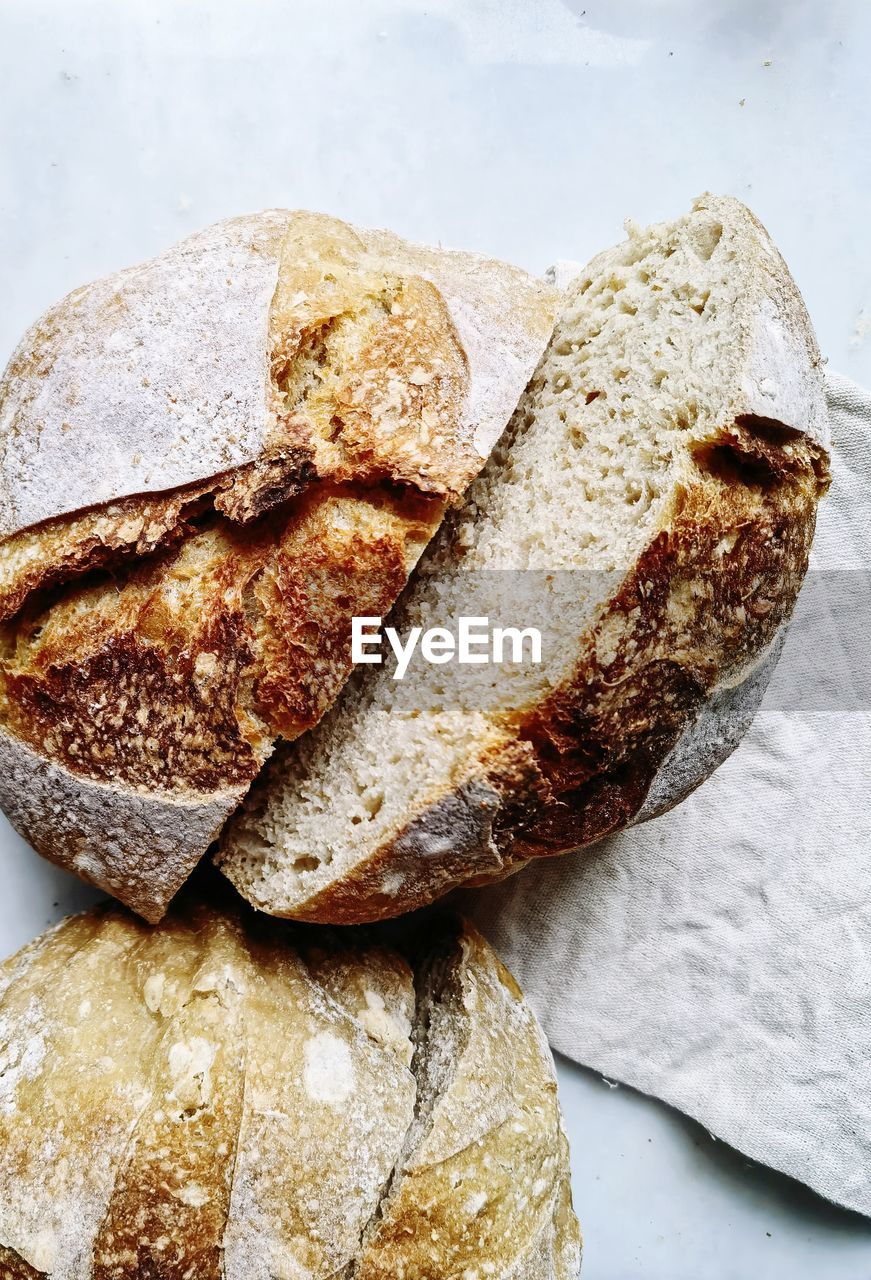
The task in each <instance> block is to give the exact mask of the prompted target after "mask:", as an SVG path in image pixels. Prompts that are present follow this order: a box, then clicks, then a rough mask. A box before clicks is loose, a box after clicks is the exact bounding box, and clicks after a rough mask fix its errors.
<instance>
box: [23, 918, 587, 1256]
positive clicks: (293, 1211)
mask: <svg viewBox="0 0 871 1280" xmlns="http://www.w3.org/2000/svg"><path fill="white" fill-rule="evenodd" d="M415 933H416V937H415V940H414V945H413V946H409V945H407V943H406V940H405V939H404V938H403V936H402V935H398V936H394V937H392V938H391V937H388V936H385V935H383V934H382V935H377V936H376V935H371V934H363V935H360V936H357V935H354V934H351V935H350V936H345V937H344V938H339V937H336V936H333V937H330V936H326V935H323V934H321V935H319V937H318V938H317V939H315V938H314V937H313V935H311V934H310V933H309V932H307V931H305V932H303V931H291V930H290V929H288V928H286V927H276V926H274V925H273V926H270V925H268V924H267V925H265V926H264V925H263V923H262V922H261V924H260V926H259V927H258V926H257V925H256V924H255V922H254V920H253V918H252V917H251V915H250V913H247V912H243V911H239V910H238V908H236V907H231V906H230V905H229V904H225V905H223V906H217V905H214V904H213V905H211V906H209V905H207V904H206V902H204V901H203V900H200V901H199V902H198V903H195V902H193V901H192V900H191V901H187V902H184V903H182V904H180V905H179V906H177V907H175V908H174V909H173V911H172V912H171V913H170V914H169V915H168V916H167V918H166V919H165V921H164V922H163V923H162V924H161V925H160V926H159V927H157V928H155V929H148V928H146V927H145V926H143V925H142V924H141V922H138V921H136V920H135V919H134V918H133V917H131V916H129V915H128V914H126V913H125V912H123V911H121V910H119V909H117V908H98V909H96V910H95V911H92V912H89V913H87V914H86V915H84V916H81V917H76V918H74V919H73V920H70V921H67V922H65V923H64V924H63V925H62V926H60V927H59V928H58V929H55V930H54V931H52V932H51V933H50V934H48V935H44V937H43V938H42V939H40V940H39V942H38V943H37V944H36V945H35V946H31V947H30V948H27V949H25V951H24V952H23V953H21V954H20V955H19V957H14V958H13V959H12V961H9V962H7V963H6V964H5V965H3V966H2V967H0V989H2V996H0V1017H2V1019H3V1026H4V1053H5V1058H4V1063H5V1068H6V1069H5V1075H4V1079H3V1081H2V1100H3V1106H2V1108H0V1270H2V1273H3V1274H4V1275H9V1276H14V1277H16V1280H17V1278H18V1277H26V1280H37V1278H41V1277H46V1278H48V1277H51V1278H52V1280H110V1277H111V1278H112V1280H126V1278H127V1277H129V1278H130V1280H133V1278H134V1277H136V1278H137V1280H138V1278H141V1277H142V1276H152V1277H155V1280H157V1278H158V1277H159V1278H160V1280H183V1278H185V1277H188V1278H189V1277H191V1276H197V1277H199V1280H261V1278H262V1280H269V1277H273V1276H275V1275H278V1274H290V1273H291V1272H292V1273H293V1274H296V1273H297V1272H298V1273H299V1274H306V1275H308V1276H311V1277H312V1280H334V1277H336V1276H339V1275H351V1274H353V1275H355V1276H359V1277H361V1280H362V1278H363V1277H367V1278H369V1277H371V1280H375V1277H376V1276H377V1277H380V1276H388V1275H389V1276H391V1277H393V1276H395V1275H396V1274H399V1270H398V1269H397V1268H398V1265H399V1264H400V1263H401V1264H403V1265H405V1266H406V1268H407V1270H406V1274H409V1275H411V1274H439V1275H442V1274H444V1275H447V1274H451V1275H453V1274H461V1271H462V1266H466V1267H467V1268H468V1266H469V1265H470V1264H472V1263H474V1262H476V1263H478V1264H480V1265H484V1264H486V1266H487V1274H488V1275H490V1276H492V1277H493V1280H520V1278H521V1277H522V1278H523V1280H575V1277H576V1276H577V1273H578V1266H579V1262H580V1237H579V1232H578V1227H577V1222H576V1220H575V1218H574V1214H573V1213H572V1209H571V1198H570V1193H569V1190H568V1176H569V1163H568V1151H567V1145H566V1140H565V1135H564V1132H563V1129H562V1122H561V1118H560V1112H559V1105H558V1101H557V1097H556V1080H555V1075H554V1069H553V1062H552V1059H551V1056H550V1052H549V1050H548V1047H547V1044H546V1042H545V1041H544V1038H543V1036H542V1033H541V1031H540V1029H539V1027H538V1024H537V1023H536V1021H535V1019H534V1017H533V1015H532V1013H531V1012H530V1010H529V1009H528V1007H527V1006H526V1005H525V1003H524V1002H523V999H522V996H521V994H520V991H519V990H518V988H517V986H516V984H515V983H514V981H513V979H512V978H511V977H510V975H509V974H508V973H507V972H506V971H505V970H504V968H503V967H502V966H501V965H500V963H499V961H498V959H497V958H496V957H495V955H494V953H493V952H492V951H491V949H490V948H489V946H488V945H487V944H486V943H485V942H484V941H483V940H482V939H481V938H480V936H479V935H478V934H476V933H475V931H474V930H473V929H471V928H470V927H469V926H466V925H463V924H462V923H460V922H457V921H446V920H441V921H431V922H429V924H428V926H427V927H425V928H423V929H422V928H421V927H420V925H418V928H417V929H416V931H415ZM410 959H413V961H414V964H415V965H416V966H417V970H418V974H417V977H416V978H415V976H414V975H413V972H412V967H411V964H410V963H409V960H410ZM433 969H434V971H435V977H434V978H433V979H430V978H428V977H425V974H426V973H427V972H428V971H432V970H433ZM430 1023H432V1025H433V1026H435V1024H436V1023H438V1026H439V1028H441V1029H443V1030H444V1031H445V1033H446V1040H447V1042H449V1044H450V1052H449V1053H447V1054H446V1052H445V1043H446V1041H445V1040H442V1039H441V1038H440V1037H439V1038H437V1039H435V1040H434V1039H433V1037H432V1036H430V1035H429V1033H428V1030H427V1027H428V1025H429V1024H430ZM412 1040H413V1041H414V1044H415V1046H416V1048H415V1050H414V1054H415V1056H414V1062H413V1069H410V1068H409V1064H410V1063H411V1061H412ZM91 1051H93V1052H91ZM436 1224H438V1232H436V1231H435V1229H434V1228H435V1226H436ZM394 1264H395V1265H394ZM417 1264H419V1265H420V1267H421V1268H423V1269H421V1270H419V1271H414V1270H413V1269H412V1268H413V1266H414V1265H417ZM427 1267H429V1268H430V1270H427V1269H426V1268H427Z"/></svg>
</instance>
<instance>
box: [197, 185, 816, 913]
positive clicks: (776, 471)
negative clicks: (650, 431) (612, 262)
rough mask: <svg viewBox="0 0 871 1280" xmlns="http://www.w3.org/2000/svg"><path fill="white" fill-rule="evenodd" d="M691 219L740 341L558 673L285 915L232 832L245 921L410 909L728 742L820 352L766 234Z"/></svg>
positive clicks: (812, 437) (553, 841)
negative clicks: (241, 862) (246, 899)
mask: <svg viewBox="0 0 871 1280" xmlns="http://www.w3.org/2000/svg"><path fill="white" fill-rule="evenodd" d="M696 208H700V209H704V210H708V211H710V212H711V213H713V214H715V215H716V214H718V213H719V214H721V215H722V217H723V218H724V220H726V219H730V220H731V221H732V222H733V223H735V222H737V224H738V226H739V227H741V228H743V229H744V230H745V231H746V234H747V236H748V237H749V239H748V240H747V242H746V243H747V244H748V246H752V247H753V248H754V251H755V252H756V253H757V254H758V260H757V261H755V262H754V270H755V275H756V281H757V287H758V289H759V295H760V296H759V298H758V299H757V305H756V307H755V311H754V316H753V336H752V341H751V345H750V348H749V351H748V355H747V359H746V360H745V362H744V365H743V367H742V369H741V371H740V376H739V378H738V379H737V382H736V386H735V388H734V390H733V393H732V396H731V400H730V402H729V403H730V417H729V418H727V420H725V421H721V422H719V423H717V424H715V425H714V426H712V427H711V429H710V431H709V433H708V434H707V435H706V436H705V437H704V438H703V439H699V440H698V441H696V442H695V444H694V446H693V448H692V450H691V454H690V457H689V460H688V463H687V465H686V467H685V469H684V472H683V474H682V476H681V478H680V482H679V483H678V484H677V485H676V486H675V491H674V494H673V497H672V501H671V505H670V508H669V509H668V510H667V511H666V512H665V513H664V515H663V518H662V520H661V522H660V528H659V531H658V532H657V534H656V536H655V537H653V538H652V540H651V541H650V542H649V544H648V546H647V547H646V548H645V550H644V551H643V552H642V554H641V555H640V556H639V557H638V558H637V560H636V562H635V564H634V565H633V566H632V567H631V568H630V570H629V571H628V572H627V573H626V574H625V576H624V577H623V579H622V582H621V584H620V586H619V589H618V590H617V591H616V592H615V593H614V594H613V596H612V597H611V599H610V600H609V601H608V602H607V603H606V605H605V606H604V608H603V609H601V610H600V613H599V615H598V617H597V619H596V621H595V623H594V625H592V626H591V627H590V629H589V631H588V632H587V633H586V634H585V635H584V637H583V638H582V639H581V640H580V641H579V647H578V654H577V658H576V661H575V663H574V668H573V671H572V674H571V676H570V677H569V678H567V679H566V680H564V681H563V682H562V684H560V685H559V686H558V687H557V688H556V689H555V690H554V691H553V692H552V693H551V694H550V695H549V696H547V697H546V698H544V699H542V700H541V701H540V702H539V703H538V704H537V705H535V706H532V707H530V708H528V709H527V711H526V712H525V713H524V714H521V715H519V716H517V717H516V719H515V720H514V721H513V722H512V723H510V724H507V725H505V726H503V727H502V730H501V739H502V740H501V742H499V741H496V742H494V741H492V739H491V740H490V741H488V742H487V743H486V747H485V748H482V750H481V751H480V752H479V754H478V755H477V757H476V758H474V759H471V760H469V761H467V762H465V766H464V770H463V772H462V775H461V776H460V777H459V778H458V779H455V780H454V781H453V783H452V789H451V790H450V791H448V792H445V793H441V794H432V793H430V794H428V795H427V796H426V797H425V799H424V801H423V802H422V805H421V808H420V809H419V810H418V811H412V812H411V813H410V814H409V815H408V818H407V821H406V824H405V825H404V827H403V828H402V829H401V830H399V831H394V832H393V833H392V835H391V836H389V837H388V838H387V839H385V840H384V841H383V842H382V843H381V844H380V846H379V847H378V848H376V849H374V850H373V851H371V853H369V854H368V855H367V856H366V857H365V858H364V859H362V860H361V861H359V862H358V863H357V864H356V865H353V866H351V867H350V868H349V869H347V870H345V871H344V872H343V873H342V874H341V875H340V876H338V877H336V878H335V879H334V880H333V881H332V882H331V883H330V882H327V883H325V884H324V885H323V886H322V887H320V888H318V889H316V890H312V891H310V892H309V893H308V894H307V895H306V894H305V892H304V891H300V893H299V896H298V898H297V899H296V900H294V901H293V902H292V903H290V904H289V905H288V904H284V903H281V902H278V903H275V902H269V901H264V900H263V898H264V897H265V896H266V895H259V896H258V895H257V894H256V889H255V890H254V891H253V892H252V890H251V886H249V885H248V884H247V882H246V879H245V875H244V871H243V870H239V869H237V868H236V866H235V865H234V862H233V856H232V853H233V850H232V839H233V836H232V828H231V829H230V831H229V834H228V837H227V839H226V841H225V848H224V850H222V852H221V854H219V863H220V865H221V866H222V867H223V868H224V869H225V872H226V874H228V875H229V876H230V878H231V879H232V880H233V881H234V883H236V884H237V887H238V888H239V889H240V891H241V892H242V893H246V894H247V893H249V892H252V897H257V901H258V906H260V908H261V909H265V910H269V911H273V912H275V913H276V914H284V915H288V916H292V917H294V918H299V919H305V920H310V921H333V922H342V923H354V922H360V921H365V920H372V919H378V918H384V917H387V916H391V915H398V914H401V913H403V912H406V911H409V910H413V909H416V908H418V907H421V906H424V905H426V904H427V903H429V902H431V901H433V900H434V899H435V898H437V897H439V896H441V895H442V894H444V893H445V892H447V891H448V890H449V889H451V888H453V887H456V886H458V885H461V884H466V885H480V884H485V883H488V882H490V881H493V880H498V879H501V878H503V877H504V876H506V875H509V874H511V873H513V872H515V871H517V870H518V869H519V868H520V867H522V866H523V865H524V864H525V863H526V862H527V861H528V860H529V859H531V858H535V857H547V856H552V855H555V854H561V853H564V852H568V851H570V850H573V849H576V848H579V847H582V846H585V845H589V844H592V843H594V842H595V841H596V840H598V839H600V838H602V837H603V836H605V835H608V834H610V833H612V832H614V831H618V830H621V829H623V828H624V827H626V826H629V825H631V824H633V823H636V822H639V821H644V820H646V819H648V818H651V817H654V816H656V815H657V814H659V813H662V812H664V811H665V810H666V809H667V808H669V807H671V806H672V805H673V804H675V803H677V802H678V801H679V800H680V799H682V798H683V797H684V796H685V795H687V794H688V793H689V792H690V791H691V790H692V789H693V788H694V787H696V786H698V785H699V784H700V783H701V782H702V781H703V780H704V779H705V778H706V777H707V776H709V774H710V773H711V772H712V771H713V769H714V768H716V767H717V765H718V764H719V763H721V762H722V760H723V759H725V758H726V756H727V755H728V754H729V752H730V751H731V750H733V749H734V747H735V746H736V745H737V743H738V741H739V740H740V737H741V734H742V733H743V731H744V730H745V729H746V727H747V725H748V724H749V722H750V720H751V719H752V716H753V714H754V712H755V710H756V707H757V706H758V704H759V701H760V700H761V697H762V695H763V693H764V690H765V685H766V683H767V678H768V676H769V675H770V672H771V670H772V669H773V666H774V662H775V661H776V656H777V653H778V652H779V647H780V644H781V643H782V640H783V635H784V632H785V627H786V625H787V623H788V620H789V617H790V614H791V612H792V608H793V605H794V603H795V600H796V597H797V595H798V591H799V588H800V586H801V582H802V580H803V577H804V574H805V571H806V568H807V562H808V554H809V551H810V545H811V541H812V538H813V532H814V527H815V521H816V508H817V503H818V501H819V499H820V497H821V496H822V495H823V493H824V492H825V489H826V487H827V485H828V457H827V453H826V441H827V427H826V411H825V398H824V390H823V379H822V370H821V360H820V353H819V349H818V347H817V344H816V340H815V337H814V335H813V331H812V329H811V326H810V322H809V320H808V317H807V313H806V311H805V309H804V304H803V302H802V300H801V297H800V295H799V293H798V291H797V289H796V287H795V285H794V283H793V281H792V278H791V276H790V275H789V272H788V270H787V268H786V266H785V264H784V263H783V260H782V259H781V257H780V255H779V254H778V253H777V250H776V249H774V247H773V245H772V244H771V242H770V240H769V239H768V236H767V233H766V232H765V231H764V229H763V228H762V227H761V225H760V224H759V223H758V222H757V220H756V219H755V218H754V217H753V215H752V214H750V212H749V211H748V210H746V209H744V208H743V206H740V205H738V204H737V202H736V201H731V200H721V199H718V198H714V197H703V198H702V199H701V200H700V201H699V202H697V205H696ZM748 251H749V250H748ZM595 269H596V260H594V262H593V263H592V264H591V265H590V267H589V268H588V272H589V273H590V274H592V273H593V272H594V271H595ZM495 732H496V734H497V737H498V734H499V729H498V727H497V729H496V730H495ZM452 827H453V829H454V830H455V832H456V833H458V834H457V835H455V837H454V838H450V836H449V835H448V838H445V836H446V832H448V833H449V831H450V829H451V828H452Z"/></svg>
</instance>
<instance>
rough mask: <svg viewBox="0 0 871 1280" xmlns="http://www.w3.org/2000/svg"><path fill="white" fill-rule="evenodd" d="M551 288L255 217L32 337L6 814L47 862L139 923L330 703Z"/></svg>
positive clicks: (465, 460) (511, 398)
mask: <svg viewBox="0 0 871 1280" xmlns="http://www.w3.org/2000/svg"><path fill="white" fill-rule="evenodd" d="M555 297H556V295H555V294H554V292H553V291H552V290H550V289H549V288H548V287H547V286H546V285H544V284H543V283H542V282H540V281H535V280H533V279H532V278H531V277H529V276H527V275H526V274H525V273H524V272H521V271H519V270H518V269H516V268H513V267H509V266H506V265H504V264H502V263H496V262H494V261H491V260H489V259H485V258H481V257H478V256H476V255H471V254H463V253H453V252H450V251H443V250H436V249H428V248H426V247H424V246H418V245H412V244H409V243H407V242H405V241H403V240H401V239H400V238H398V237H396V236H393V235H392V234H390V233H389V232H370V231H361V230H359V229H357V228H353V227H351V226H349V225H348V224H346V223H342V222H339V221H338V220H336V219H332V218H328V217H325V216H323V215H318V214H309V213H305V212H291V211H287V210H268V211H266V212H265V213H263V214H258V215H253V216H251V217H246V218H239V219H234V220H231V221H230V222H226V223H221V224H218V225H217V226H215V227H212V228H209V229H207V230H206V231H204V232H201V233H199V234H198V235H195V236H192V237H190V238H189V239H187V240H185V241H183V242H182V243H181V244H180V245H178V246H176V247H175V248H174V249H171V250H170V251H168V252H167V253H166V254H163V255H161V257H159V258H156V259H154V260H152V261H151V262H148V263H145V264H142V265H141V266H138V267H133V268H130V269H129V270H127V271H123V272H120V273H118V274H117V275H115V276H112V277H109V278H107V279H106V280H102V281H97V282H96V283H94V284H92V285H88V286H85V287H84V288H83V289H79V290H77V291H76V292H75V293H73V294H71V295H70V296H69V297H68V298H66V299H64V300H63V301H62V302H61V303H59V304H58V305H57V306H56V307H54V308H52V309H50V311H49V312H47V313H46V315H45V316H44V317H43V318H42V319H41V320H40V321H38V322H37V324H36V325H35V326H33V328H32V329H31V330H30V331H29V332H28V334H27V335H25V338H24V339H23V340H22V343H21V344H20V346H19V348H18V350H17V352H16V353H15V355H14V356H13V358H12V360H11V361H10V364H9V367H8V368H7V371H6V374H5V375H4V379H3V382H2V384H0V450H2V454H0V537H2V541H0V619H2V618H4V617H5V618H6V619H7V622H6V625H5V628H4V635H3V637H2V638H0V639H2V645H0V647H2V650H3V652H2V655H0V676H2V679H0V751H2V753H3V755H4V756H5V757H6V759H7V760H8V762H9V769H8V771H7V776H6V777H5V778H4V779H3V781H2V782H0V803H2V804H3V807H4V808H5V810H6V812H7V813H8V814H9V815H10V817H11V818H12V820H13V822H15V823H16V825H17V826H18V827H19V830H21V831H22V833H23V834H25V836H26V838H28V839H29V840H30V841H31V842H32V843H34V844H35V847H36V848H37V849H38V851H39V852H41V853H44V854H45V855H46V856H48V857H50V858H51V859H52V860H54V861H56V862H58V863H59V864H60V865H62V866H65V867H67V868H69V869H70V870H74V871H76V872H77V873H78V874H84V875H85V876H86V878H88V879H91V880H93V881H94V882H95V883H97V884H100V885H102V886H103V887H106V888H109V889H110V890H111V891H112V892H113V893H116V894H117V895H118V896H120V897H121V898H122V900H124V901H126V902H127V903H128V904H130V905H131V906H134V907H135V908H136V909H138V910H142V911H143V913H144V914H145V915H146V916H147V918H149V919H152V920H154V919H156V918H158V917H159V915H160V913H161V912H162V911H163V910H165V908H166V905H167V903H168V901H169V900H170V899H171V897H172V895H173V893H174V892H175V891H176V890H177V889H178V887H179V886H180V885H181V884H182V883H183V881H184V879H186V877H187V875H188V874H189V873H190V871H191V870H192V868H193V866H194V865H195V863H196V861H197V860H198V859H199V857H201V856H202V854H203V853H204V852H205V849H206V848H207V846H208V843H209V842H210V841H211V840H212V839H213V838H214V836H215V835H216V834H217V832H218V830H219V829H220V826H221V824H222V822H223V820H224V819H225V818H226V816H227V815H228V814H229V813H230V812H231V811H232V809H233V808H234V807H235V805H236V804H237V803H238V801H239V799H240V798H241V797H242V795H243V794H244V792H245V790H246V788H247V786H248V785H249V784H250V782H251V781H252V779H253V778H254V777H255V775H256V773H257V771H258V769H259V768H260V766H261V765H262V763H263V761H264V760H265V759H266V757H267V756H268V754H269V752H270V751H271V748H272V742H273V741H274V739H275V738H276V736H278V735H279V734H281V735H283V736H284V737H286V738H293V737H295V736H297V735H298V734H299V733H301V732H303V731H304V730H305V729H307V728H309V727H310V726H311V725H312V724H314V723H315V722H316V721H317V720H318V719H319V718H320V716H321V715H322V714H323V712H324V710H325V709H326V708H327V707H328V706H329V704H330V703H331V701H332V700H333V698H334V697H335V696H336V694H337V693H338V691H339V689H340V688H341V686H342V684H343V683H344V680H345V679H346V677H347V675H348V673H349V671H350V625H351V616H352V614H354V613H358V612H364V613H369V614H373V615H377V616H380V615H382V614H384V613H386V612H387V611H388V610H389V608H390V606H391V604H392V603H393V601H394V600H395V598H396V596H397V595H398V594H399V592H400V590H401V589H402V587H403V585H404V583H405V581H406V579H407V577H408V573H409V572H410V570H411V568H412V567H413V565H414V563H415V562H416V560H417V557H418V556H419V554H420V552H421V550H422V548H423V547H424V546H425V545H426V542H427V541H428V539H429V538H430V537H431V535H432V533H433V532H434V531H435V529H436V528H437V527H438V524H439V523H440V520H441V518H442V515H443V513H444V510H445V506H446V503H448V502H450V501H453V500H454V499H455V498H456V497H457V496H458V495H459V494H460V493H461V492H462V491H463V489H464V488H465V486H466V484H467V483H468V481H469V480H470V479H471V478H472V477H473V476H474V474H475V473H476V472H477V470H478V469H479V468H480V466H481V464H482V462H483V460H484V458H485V457H486V455H487V453H488V452H489V448H490V446H491V444H492V443H493V441H494V440H495V439H496V437H497V436H498V435H499V434H500V432H501V430H502V428H503V427H504V425H505V422H506V421H507V419H508V417H509V416H510V414H511V412H512V410H513V407H514V404H515V403H516V399H517V397H518V395H519V394H520V391H521V390H522V388H523V386H524V385H525V383H526V380H527V378H528V376H529V374H530V373H531V372H532V369H533V368H534V366H535V363H536V362H537V359H538V357H539V355H540V354H541V351H542V349H543V347H544V345H545V343H546V341H547V338H548V336H549V333H550V328H551V325H552V319H553V311H554V305H555ZM94 571H106V572H108V573H110V574H111V577H108V578H107V577H106V576H105V575H104V576H103V577H100V576H97V577H92V578H90V579H86V580H85V581H83V582H82V583H81V585H76V581H75V580H76V579H77V578H79V577H81V575H83V574H87V573H91V574H93V573H94ZM46 593H48V594H46ZM52 788H54V791H53V790H52ZM61 797H62V799H61ZM125 861H126V862H127V866H126V868H125V867H124V865H123V864H124V862H125ZM149 878H152V879H154V881H155V883H154V884H153V886H152V887H151V888H149V885H148V880H149Z"/></svg>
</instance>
